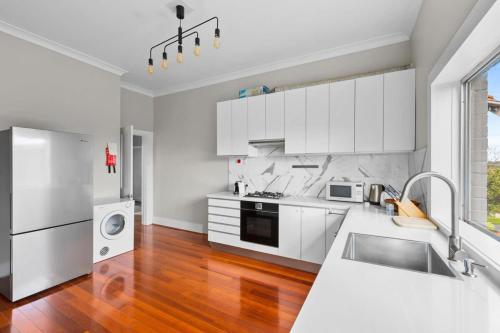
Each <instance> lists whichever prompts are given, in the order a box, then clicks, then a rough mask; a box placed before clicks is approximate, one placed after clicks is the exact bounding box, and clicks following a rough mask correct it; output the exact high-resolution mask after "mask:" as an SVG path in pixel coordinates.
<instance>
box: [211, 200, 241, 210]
mask: <svg viewBox="0 0 500 333" xmlns="http://www.w3.org/2000/svg"><path fill="white" fill-rule="evenodd" d="M208 205H209V206H215V207H225V208H235V209H240V201H239V200H221V199H208Z"/></svg>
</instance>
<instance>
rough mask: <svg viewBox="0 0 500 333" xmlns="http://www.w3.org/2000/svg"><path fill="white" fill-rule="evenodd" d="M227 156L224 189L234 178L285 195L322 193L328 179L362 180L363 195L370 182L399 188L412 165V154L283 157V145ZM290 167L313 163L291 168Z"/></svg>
mask: <svg viewBox="0 0 500 333" xmlns="http://www.w3.org/2000/svg"><path fill="white" fill-rule="evenodd" d="M237 160H238V158H230V159H229V160H228V163H229V179H228V189H229V190H233V187H234V186H233V185H234V183H235V182H236V181H239V180H242V181H244V182H246V183H247V184H248V190H249V191H272V192H274V191H277V192H283V193H284V194H285V195H293V196H314V197H323V196H324V195H325V184H326V182H327V181H329V180H346V181H363V182H364V183H365V198H367V197H368V193H369V189H370V185H371V184H385V185H387V184H390V185H392V186H393V187H394V188H396V189H398V190H402V188H403V185H404V183H405V181H406V180H407V179H408V177H409V175H410V165H411V166H412V169H414V166H415V156H414V154H413V153H400V154H367V155H302V156H285V155H284V152H283V147H266V148H259V150H258V156H257V157H246V158H242V159H241V161H242V163H241V164H237ZM293 166H317V167H316V168H314V167H312V168H300V167H299V168H294V167H293Z"/></svg>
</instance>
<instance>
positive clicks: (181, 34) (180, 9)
mask: <svg viewBox="0 0 500 333" xmlns="http://www.w3.org/2000/svg"><path fill="white" fill-rule="evenodd" d="M175 11H176V16H177V18H178V19H179V27H178V28H177V35H174V36H172V37H170V38H169V39H166V40H164V41H163V42H160V43H158V44H156V45H153V46H152V47H151V48H150V49H149V59H148V73H149V74H153V72H154V65H153V50H154V49H155V48H157V47H159V46H161V45H164V44H165V45H164V46H163V57H162V60H161V62H160V67H161V68H162V69H166V68H167V67H168V60H167V46H169V45H172V44H175V43H177V57H176V60H177V62H178V63H179V64H182V63H183V62H184V54H183V52H182V41H183V39H185V38H187V37H189V36H192V35H196V37H195V39H194V50H193V53H194V55H195V56H197V57H198V56H200V54H201V48H200V37H199V36H198V32H197V31H192V30H193V29H195V28H197V27H199V26H200V25H203V24H205V23H208V22H210V21H213V20H215V21H216V27H215V35H214V41H213V47H214V48H216V49H218V48H220V29H219V18H218V17H217V16H214V17H212V18H210V19H208V20H205V21H203V22H201V23H200V24H197V25H195V26H193V27H191V28H189V29H187V30H182V20H183V19H184V6H181V5H177V6H175ZM190 31H192V32H190ZM188 32H190V33H188Z"/></svg>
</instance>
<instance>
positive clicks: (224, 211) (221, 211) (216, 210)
mask: <svg viewBox="0 0 500 333" xmlns="http://www.w3.org/2000/svg"><path fill="white" fill-rule="evenodd" d="M208 214H214V215H223V216H232V217H237V218H239V217H240V210H239V209H232V208H221V207H212V206H208Z"/></svg>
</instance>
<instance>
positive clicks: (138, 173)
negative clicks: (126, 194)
mask: <svg viewBox="0 0 500 333" xmlns="http://www.w3.org/2000/svg"><path fill="white" fill-rule="evenodd" d="M133 149H134V150H133V153H134V154H133V157H132V158H133V160H134V161H133V170H134V171H133V173H134V176H133V177H134V179H133V183H134V185H133V194H132V195H133V198H134V202H135V207H134V214H135V215H142V209H141V206H142V197H141V195H142V137H141V136H139V135H134V137H133Z"/></svg>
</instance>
